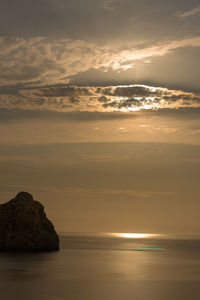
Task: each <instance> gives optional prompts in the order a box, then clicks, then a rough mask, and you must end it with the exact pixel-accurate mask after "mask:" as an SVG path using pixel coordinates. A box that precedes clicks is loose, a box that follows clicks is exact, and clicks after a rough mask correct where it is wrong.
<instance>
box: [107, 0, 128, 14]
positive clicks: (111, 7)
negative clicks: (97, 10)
mask: <svg viewBox="0 0 200 300" xmlns="http://www.w3.org/2000/svg"><path fill="white" fill-rule="evenodd" d="M122 1H123V0H104V10H106V11H109V12H116V11H117V10H118V8H119V6H120V3H121V2H122Z"/></svg>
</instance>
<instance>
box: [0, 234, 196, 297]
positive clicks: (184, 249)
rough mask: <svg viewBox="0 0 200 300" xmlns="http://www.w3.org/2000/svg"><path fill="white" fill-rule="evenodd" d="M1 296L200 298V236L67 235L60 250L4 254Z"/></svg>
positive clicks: (0, 257) (1, 256) (0, 262)
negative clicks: (119, 236)
mask: <svg viewBox="0 0 200 300" xmlns="http://www.w3.org/2000/svg"><path fill="white" fill-rule="evenodd" d="M0 299H1V300H7V299H9V300H13V299H16V300H18V299H19V300H33V299H34V300H59V299H67V300H108V299H109V300H112V299H113V300H158V299H159V300H161V299H162V300H170V299H172V300H179V299H180V300H186V299H187V300H188V299H200V239H199V238H197V237H196V238H186V237H179V238H178V237H177V238H170V237H167V236H160V237H158V238H155V237H149V238H141V239H137V238H135V239H126V238H117V237H112V236H106V235H101V236H95V235H84V236H82V235H78V234H77V235H74V234H65V235H62V236H61V250H60V251H59V252H54V253H35V254H32V253H7V254H5V253H0Z"/></svg>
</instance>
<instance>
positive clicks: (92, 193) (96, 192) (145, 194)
mask: <svg viewBox="0 0 200 300" xmlns="http://www.w3.org/2000/svg"><path fill="white" fill-rule="evenodd" d="M22 189H26V190H28V191H30V192H31V193H34V192H44V193H49V192H51V193H56V194H62V195H63V194H64V195H65V194H67V195H68V196H69V195H70V196H84V197H86V196H87V197H97V196H112V195H113V196H114V195H120V196H130V197H134V198H140V197H142V198H151V197H155V196H166V195H167V196H169V195H171V194H173V193H172V192H165V191H164V192H161V191H155V192H154V191H153V192H152V191H141V190H120V189H88V188H78V187H76V188H71V187H68V188H67V187H66V188H65V187H62V186H59V187H52V186H33V185H32V186H30V185H25V186H21V185H0V192H2V191H13V192H15V191H16V192H17V191H19V190H22Z"/></svg>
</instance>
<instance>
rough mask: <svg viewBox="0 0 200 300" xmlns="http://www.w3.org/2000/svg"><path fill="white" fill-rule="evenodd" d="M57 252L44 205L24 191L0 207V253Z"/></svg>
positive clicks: (55, 238) (56, 238) (52, 229)
mask: <svg viewBox="0 0 200 300" xmlns="http://www.w3.org/2000/svg"><path fill="white" fill-rule="evenodd" d="M58 249H59V237H58V235H57V233H56V231H55V229H54V226H53V224H52V223H51V221H49V219H48V218H47V217H46V214H45V212H44V206H43V205H42V204H41V203H40V202H38V201H35V200H34V199H33V196H32V195H31V194H29V193H27V192H20V193H18V194H17V195H16V197H15V198H13V199H11V200H10V201H9V202H7V203H4V204H1V205H0V250H1V251H4V250H32V251H35V250H44V251H54V250H58Z"/></svg>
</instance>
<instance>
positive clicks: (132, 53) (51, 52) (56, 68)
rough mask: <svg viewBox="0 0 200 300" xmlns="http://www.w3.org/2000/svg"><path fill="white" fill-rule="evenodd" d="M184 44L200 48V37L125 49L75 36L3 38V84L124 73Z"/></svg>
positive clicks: (0, 61)
mask: <svg viewBox="0 0 200 300" xmlns="http://www.w3.org/2000/svg"><path fill="white" fill-rule="evenodd" d="M183 47H200V37H199V36H196V37H189V38H185V39H180V40H172V41H164V42H161V43H157V44H155V45H151V44H149V45H147V46H143V47H142V46H140V47H138V48H135V47H128V48H127V47H126V48H124V49H116V48H114V47H108V46H98V45H96V44H92V43H89V42H86V41H82V40H73V39H57V40H48V39H46V38H44V37H36V38H29V39H23V38H14V37H0V86H5V85H7V86H8V85H16V84H19V83H20V84H28V85H30V86H31V85H41V86H44V85H52V84H64V83H69V81H70V78H71V77H72V76H73V75H76V74H78V73H81V72H85V71H87V70H89V69H94V70H100V71H103V72H108V71H115V72H120V71H123V70H127V69H130V68H133V67H134V63H135V62H136V61H145V60H146V59H149V58H153V57H160V56H164V55H167V54H168V53H169V52H170V51H172V50H175V49H178V48H183Z"/></svg>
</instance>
